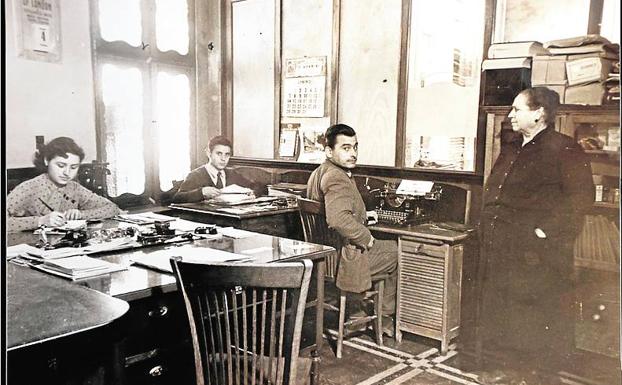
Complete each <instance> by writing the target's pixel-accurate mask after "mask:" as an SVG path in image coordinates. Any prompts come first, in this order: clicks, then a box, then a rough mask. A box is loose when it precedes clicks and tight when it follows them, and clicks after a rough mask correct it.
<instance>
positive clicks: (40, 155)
mask: <svg viewBox="0 0 622 385" xmlns="http://www.w3.org/2000/svg"><path fill="white" fill-rule="evenodd" d="M67 154H74V155H76V156H78V158H80V162H82V161H83V160H84V150H83V149H82V147H80V146H78V145H77V144H76V142H74V141H73V139H71V138H68V137H66V136H59V137H58V138H56V139H52V140H51V141H50V142H48V144H46V145H44V146H43V147H41V148H40V149H39V150H37V152H35V158H34V161H33V163H34V164H35V166H36V167H37V168H38V169H40V170H43V171H45V170H46V169H47V165H46V163H48V162H49V161H50V160H52V159H54V158H55V157H57V156H60V157H62V158H67Z"/></svg>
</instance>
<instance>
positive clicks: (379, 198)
mask: <svg viewBox="0 0 622 385" xmlns="http://www.w3.org/2000/svg"><path fill="white" fill-rule="evenodd" d="M371 192H372V193H373V199H374V201H375V207H376V213H377V214H378V222H381V223H390V224H398V225H407V224H413V223H422V222H426V221H429V220H431V219H432V218H433V214H434V205H435V202H436V201H438V200H439V199H440V198H441V194H442V188H441V186H440V185H436V184H434V183H433V182H427V181H402V183H400V185H399V186H398V187H397V188H395V187H393V186H390V185H387V186H385V187H384V188H382V189H378V190H376V191H371Z"/></svg>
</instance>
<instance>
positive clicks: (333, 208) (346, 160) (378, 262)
mask: <svg viewBox="0 0 622 385" xmlns="http://www.w3.org/2000/svg"><path fill="white" fill-rule="evenodd" d="M325 138H326V144H325V147H324V152H325V154H326V160H325V161H324V163H322V164H321V165H320V166H319V167H318V168H316V169H315V170H314V171H313V172H312V173H311V176H310V177H309V181H308V182H307V197H308V198H309V199H313V200H317V201H320V202H322V203H324V207H325V211H326V222H327V223H328V226H329V227H330V228H332V229H333V230H335V231H336V232H338V233H339V235H340V236H341V238H342V243H343V244H344V245H345V247H343V248H342V249H341V250H340V252H341V255H340V260H339V269H338V271H337V281H336V284H337V287H339V288H340V289H342V290H345V291H349V292H353V293H362V292H364V291H365V290H369V289H370V288H371V285H372V278H373V277H374V276H376V275H378V274H384V273H387V274H388V275H389V277H388V278H387V279H386V281H385V289H384V298H383V303H382V307H383V309H382V310H383V313H384V315H385V316H386V317H385V319H384V320H383V332H384V333H386V334H388V335H389V336H392V335H393V328H394V325H393V319H392V316H393V315H394V314H395V295H396V290H397V242H395V241H394V240H380V239H378V240H376V239H374V237H373V236H372V234H371V232H370V231H369V229H368V228H367V226H366V223H367V212H366V210H365V203H364V202H363V198H362V197H361V194H360V192H359V190H358V189H357V187H356V183H355V182H354V179H353V176H352V170H353V169H354V168H355V167H356V161H357V157H358V140H357V138H356V132H355V131H354V129H353V128H352V127H350V126H347V125H345V124H336V125H334V126H331V127H329V128H328V129H327V130H326V135H325Z"/></svg>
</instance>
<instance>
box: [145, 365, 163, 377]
mask: <svg viewBox="0 0 622 385" xmlns="http://www.w3.org/2000/svg"><path fill="white" fill-rule="evenodd" d="M162 374H164V368H163V367H162V365H158V366H154V367H153V368H151V370H150V371H149V375H150V376H151V377H159V376H161V375H162Z"/></svg>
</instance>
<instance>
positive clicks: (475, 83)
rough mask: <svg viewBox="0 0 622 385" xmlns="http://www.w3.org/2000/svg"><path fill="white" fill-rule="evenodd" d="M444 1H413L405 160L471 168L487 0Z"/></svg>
mask: <svg viewBox="0 0 622 385" xmlns="http://www.w3.org/2000/svg"><path fill="white" fill-rule="evenodd" d="M448 2H449V3H450V4H448ZM448 2H431V1H426V0H413V3H412V9H411V22H410V41H409V57H408V90H407V104H406V129H405V136H404V138H405V143H404V151H405V153H404V166H405V167H408V168H411V167H412V168H424V169H437V170H455V171H475V147H476V137H477V114H478V108H479V89H480V88H479V86H480V73H481V71H480V63H481V61H482V48H483V41H484V13H485V1H484V0H477V1H475V0H473V1H465V0H451V1H448ZM439 20H444V22H442V23H441V22H439Z"/></svg>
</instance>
